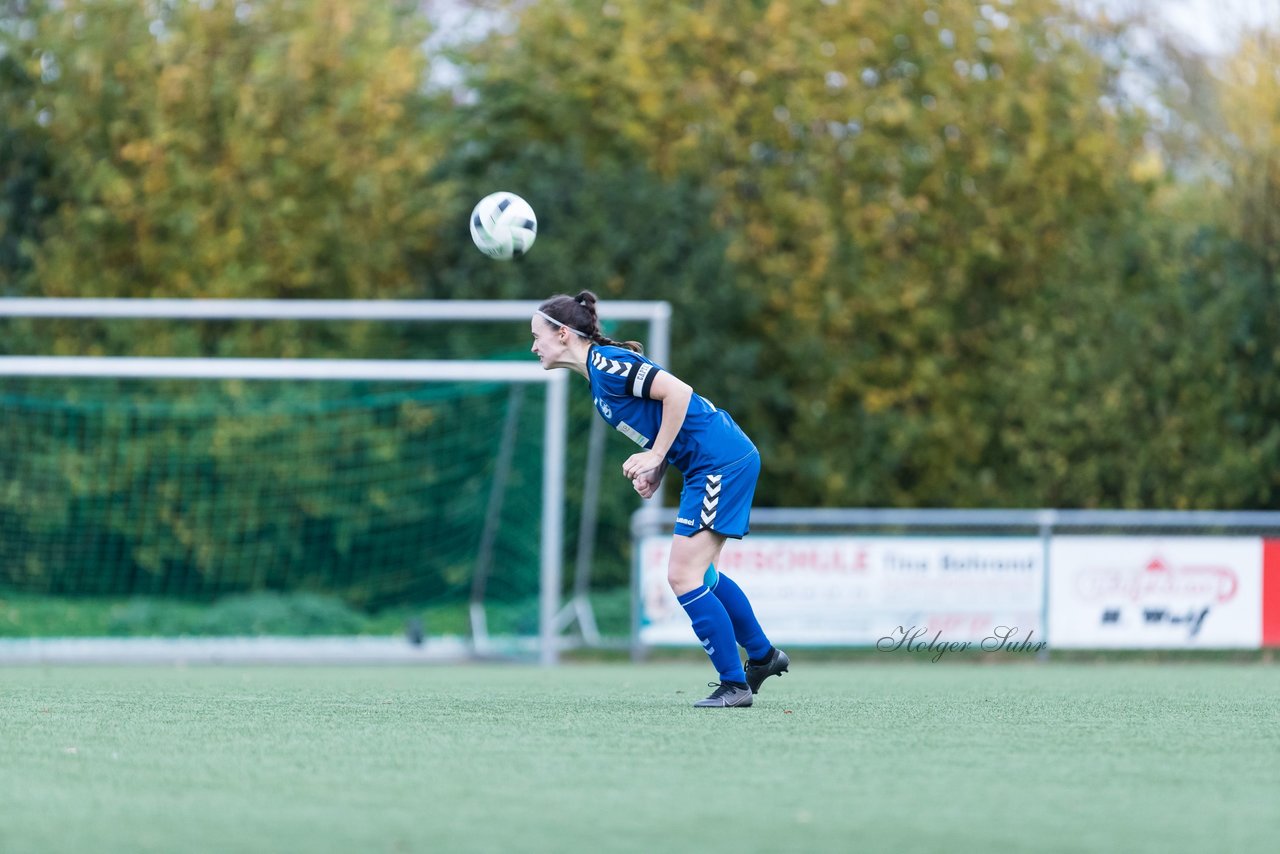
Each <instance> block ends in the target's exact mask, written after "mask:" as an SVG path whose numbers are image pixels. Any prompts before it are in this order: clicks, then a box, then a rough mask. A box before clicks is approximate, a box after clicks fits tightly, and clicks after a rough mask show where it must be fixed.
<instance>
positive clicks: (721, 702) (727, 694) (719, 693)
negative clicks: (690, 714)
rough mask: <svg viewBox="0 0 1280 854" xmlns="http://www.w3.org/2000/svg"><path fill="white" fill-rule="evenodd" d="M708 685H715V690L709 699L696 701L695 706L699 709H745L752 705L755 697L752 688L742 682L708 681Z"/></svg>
mask: <svg viewBox="0 0 1280 854" xmlns="http://www.w3.org/2000/svg"><path fill="white" fill-rule="evenodd" d="M707 686H708V687H714V688H715V690H714V691H712V692H711V696H710V697H708V698H707V699H705V700H699V701H698V702H696V703H694V704H693V705H694V707H696V708H699V709H728V708H737V709H745V708H746V707H747V706H750V705H751V702H752V699H753V698H752V696H751V689H750V688H749V687H747V686H746V685H745V684H744V683H742V682H708V683H707Z"/></svg>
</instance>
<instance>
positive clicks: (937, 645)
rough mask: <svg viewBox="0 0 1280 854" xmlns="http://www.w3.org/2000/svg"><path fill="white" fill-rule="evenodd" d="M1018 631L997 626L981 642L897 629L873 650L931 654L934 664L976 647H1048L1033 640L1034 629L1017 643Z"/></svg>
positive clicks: (1024, 649) (1021, 649)
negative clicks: (950, 654) (901, 650)
mask: <svg viewBox="0 0 1280 854" xmlns="http://www.w3.org/2000/svg"><path fill="white" fill-rule="evenodd" d="M1020 631H1021V630H1020V629H1018V627H1017V626H996V627H995V629H993V630H992V632H991V634H989V635H987V636H986V637H985V638H983V639H982V640H980V641H948V640H943V639H942V630H941V629H939V630H938V631H937V632H936V633H935V634H934V635H933V637H931V638H930V637H929V627H928V626H911V627H910V628H907V627H904V626H898V627H897V628H896V629H894V630H893V631H892V632H890V633H889V634H887V635H885V636H884V637H882V638H880V640H878V641H876V649H878V650H880V651H881V652H892V651H894V650H899V649H905V650H906V651H907V652H923V653H932V654H933V660H934V661H938V660H940V659H941V658H942V656H944V655H946V654H947V653H948V652H964V651H967V650H970V649H973V648H974V646H975V644H976V645H977V647H978V648H979V649H981V650H982V651H983V652H1040V651H1042V650H1043V649H1045V648H1046V647H1047V646H1048V645H1049V643H1048V641H1033V640H1032V638H1033V637H1034V636H1035V630H1034V629H1033V630H1032V631H1029V632H1027V636H1026V637H1025V638H1023V639H1021V640H1018V635H1019V633H1020Z"/></svg>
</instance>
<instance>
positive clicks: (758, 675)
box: [746, 647, 791, 694]
mask: <svg viewBox="0 0 1280 854" xmlns="http://www.w3.org/2000/svg"><path fill="white" fill-rule="evenodd" d="M790 667H791V659H790V658H787V654H786V653H785V652H783V651H782V650H780V649H778V648H777V647H774V648H773V651H772V652H770V653H769V657H768V658H766V659H765V660H764V663H763V664H752V663H751V659H747V667H746V671H747V684H748V685H750V686H751V693H752V694H758V693H760V683H761V682H763V681H764V680H766V679H768V678H769V677H770V676H781V675H782V674H784V673H786V672H787V670H788V669H789V668H790Z"/></svg>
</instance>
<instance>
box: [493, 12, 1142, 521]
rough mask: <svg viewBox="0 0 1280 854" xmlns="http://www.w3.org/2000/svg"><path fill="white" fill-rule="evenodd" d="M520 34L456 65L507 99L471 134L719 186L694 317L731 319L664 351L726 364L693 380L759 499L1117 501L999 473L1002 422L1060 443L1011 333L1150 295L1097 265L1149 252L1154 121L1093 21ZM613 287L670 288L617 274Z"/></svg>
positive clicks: (780, 24) (754, 15)
mask: <svg viewBox="0 0 1280 854" xmlns="http://www.w3.org/2000/svg"><path fill="white" fill-rule="evenodd" d="M518 21H519V24H518V26H517V27H515V28H514V29H512V30H511V31H510V32H509V33H506V32H504V33H503V34H501V35H499V36H497V37H495V38H493V39H491V40H488V41H487V42H485V43H484V44H483V45H481V46H480V47H479V49H478V50H477V51H476V52H475V53H474V54H473V55H472V57H471V58H470V60H471V66H470V67H471V69H472V72H473V76H472V78H471V79H472V80H473V81H474V85H475V87H476V89H477V91H478V92H479V93H480V95H479V96H480V98H482V99H483V98H485V97H489V98H490V99H492V100H493V102H494V103H495V104H499V105H502V106H501V112H500V113H499V115H500V116H501V119H502V120H501V121H498V122H496V123H494V124H492V125H490V126H489V127H487V128H486V134H487V135H489V136H492V137H497V138H499V139H502V140H507V141H508V142H507V143H506V144H507V145H518V144H520V142H519V141H521V140H535V141H547V142H548V143H549V144H553V145H563V144H566V143H573V144H576V145H579V146H580V147H581V148H582V150H583V151H584V152H586V156H587V159H588V161H589V162H595V161H601V160H608V159H631V158H635V157H636V156H640V157H641V158H643V162H644V163H645V164H646V165H647V166H648V167H649V168H650V169H651V170H653V172H654V173H655V174H657V175H658V176H660V177H662V178H663V179H666V180H676V179H680V180H687V181H690V182H691V183H693V184H694V185H697V186H702V187H704V188H706V189H707V190H708V191H710V192H711V193H712V194H713V197H714V201H713V207H712V211H711V217H712V225H713V226H714V227H715V228H716V229H718V230H720V231H722V232H723V233H724V234H725V235H726V237H727V239H728V244H727V248H726V259H727V261H728V262H729V263H730V264H731V265H732V269H733V275H732V277H731V278H727V279H723V280H721V281H719V282H708V287H707V288H703V289H701V290H700V291H698V292H697V295H696V298H695V304H696V301H697V299H699V298H701V299H706V301H707V303H708V305H716V304H718V302H719V300H720V299H723V300H724V301H727V302H732V303H734V304H737V305H740V306H742V307H743V309H744V310H741V311H738V312H735V313H732V314H729V315H723V316H722V315H718V314H717V313H716V312H714V311H694V312H692V313H686V314H684V315H683V316H681V317H679V320H680V321H681V322H682V323H683V324H684V325H683V326H682V327H681V330H682V335H681V336H680V337H679V340H680V342H681V348H679V349H678V352H679V353H681V354H682V355H683V353H684V350H683V342H684V341H685V340H687V339H689V338H692V337H695V330H696V337H698V338H704V339H706V340H708V341H709V342H711V344H712V346H711V347H710V348H709V349H710V350H711V351H715V350H716V349H717V348H729V349H731V348H734V347H737V348H738V351H739V352H740V353H741V354H742V355H743V356H744V358H739V359H733V360H725V361H723V362H719V363H716V367H715V368H710V367H708V366H706V365H698V374H699V375H698V376H691V377H690V378H691V379H694V380H695V382H697V383H698V384H699V385H700V386H702V387H704V388H705V387H708V386H709V387H710V388H711V389H712V391H713V392H714V393H716V394H723V397H724V400H723V402H724V403H725V404H726V405H727V406H729V407H730V408H731V409H732V411H733V412H734V413H735V414H736V415H738V416H739V419H740V420H741V421H742V422H743V423H744V424H745V425H746V426H747V428H748V429H749V431H750V432H751V433H752V435H753V436H754V437H755V438H756V439H757V440H758V442H759V443H760V444H761V445H762V446H763V447H764V449H765V451H766V454H765V465H766V468H765V489H764V490H763V492H762V498H763V499H764V500H766V501H773V502H776V503H780V504H791V505H796V504H801V505H803V504H921V505H941V506H946V505H966V504H1005V505H1010V504H1012V505H1016V504H1028V503H1041V502H1043V501H1044V500H1045V498H1046V497H1047V496H1049V495H1057V496H1058V498H1059V500H1060V501H1061V502H1063V503H1068V504H1072V503H1089V502H1098V501H1100V502H1102V503H1113V502H1118V501H1121V500H1125V499H1124V498H1123V497H1122V496H1120V495H1117V494H1113V493H1108V492H1105V491H1104V492H1102V493H1101V494H1088V493H1084V492H1080V491H1074V490H1050V489H1048V488H1046V487H1047V484H1048V483H1049V481H1048V480H1046V479H1045V478H1033V479H1032V480H1030V481H1023V480H1021V479H1020V478H1019V477H1015V476H1019V475H1020V472H1018V470H1017V469H1016V468H1011V467H1010V466H1009V460H1010V458H1011V457H1012V456H1017V455H1019V454H1023V451H1022V450H1021V441H1022V440H1021V439H1020V438H1019V436H1018V435H1017V433H1016V432H1013V433H1011V432H1010V430H1009V428H1008V425H1010V424H1017V423H1019V422H1022V421H1027V422H1029V423H1033V426H1032V428H1031V429H1033V430H1034V431H1035V433H1036V435H1035V441H1036V442H1042V443H1044V444H1046V445H1047V446H1049V447H1052V448H1059V443H1060V441H1061V438H1060V436H1059V435H1058V432H1057V431H1056V430H1055V428H1054V427H1053V426H1052V425H1048V424H1040V423H1039V422H1037V421H1036V420H1035V419H1034V418H1033V417H1032V416H1033V415H1034V411H1035V410H1036V409H1038V408H1042V407H1043V406H1045V402H1044V401H1042V400H1039V399H1034V398H1032V399H1029V398H1028V396H1026V395H1021V394H1017V393H1015V391H1014V390H1011V389H1010V388H1009V386H1010V384H1011V383H1012V384H1016V382H1017V376H1018V375H1019V374H1020V373H1022V372H1028V373H1039V374H1041V375H1044V376H1046V377H1051V376H1053V375H1054V373H1055V370H1056V368H1055V364H1056V363H1055V360H1056V359H1057V358H1059V357H1061V356H1062V355H1063V354H1062V352H1061V350H1060V349H1059V348H1058V347H1056V346H1053V347H1042V348H1037V347H1031V346H1028V345H1027V344H1026V342H1027V341H1028V340H1035V339H1037V338H1040V339H1042V340H1049V341H1054V342H1057V343H1060V344H1062V345H1064V346H1067V347H1081V348H1088V347H1089V346H1090V342H1089V341H1088V340H1086V339H1085V338H1082V337H1080V336H1079V335H1076V334H1075V332H1073V330H1072V327H1071V323H1072V321H1071V320H1070V319H1066V318H1063V317H1062V316H1061V315H1062V311H1063V309H1064V308H1065V307H1067V306H1072V305H1075V304H1076V303H1084V304H1086V305H1088V306H1105V305H1108V304H1113V303H1114V302H1115V301H1116V300H1120V299H1121V298H1122V297H1123V296H1124V295H1125V293H1126V290H1134V289H1141V288H1147V287H1156V286H1157V285H1156V283H1155V282H1154V281H1153V280H1151V279H1149V278H1148V279H1144V280H1143V281H1141V282H1135V281H1133V280H1132V278H1131V277H1128V276H1127V273H1126V270H1127V266H1126V263H1124V262H1125V260H1126V252H1128V251H1129V249H1127V248H1126V247H1125V246H1122V245H1119V244H1120V242H1118V241H1117V242H1116V245H1114V246H1110V247H1109V248H1108V249H1106V250H1105V251H1101V252H1100V251H1099V244H1100V243H1103V244H1108V243H1112V242H1113V241H1112V238H1113V237H1114V236H1115V235H1117V234H1123V233H1124V231H1123V230H1125V229H1129V230H1131V231H1132V230H1133V229H1135V228H1136V229H1137V232H1136V233H1135V234H1134V238H1133V239H1134V240H1136V241H1137V244H1138V245H1143V246H1145V245H1146V242H1147V238H1146V237H1144V236H1143V235H1144V234H1145V230H1144V229H1145V226H1144V220H1143V217H1142V216H1141V213H1142V211H1143V210H1144V207H1145V205H1146V204H1147V201H1148V200H1149V199H1150V197H1151V194H1152V193H1153V192H1154V191H1155V182H1153V181H1152V180H1151V179H1150V177H1149V176H1148V175H1146V174H1145V173H1144V171H1143V170H1144V168H1146V167H1145V164H1146V163H1147V160H1148V159H1149V152H1148V151H1147V148H1146V146H1145V145H1144V143H1143V134H1144V132H1145V131H1146V130H1147V128H1148V126H1149V122H1148V121H1147V119H1146V117H1145V116H1144V115H1143V113H1142V112H1141V111H1140V110H1137V109H1135V108H1133V107H1131V106H1129V105H1127V104H1126V103H1124V101H1123V100H1120V99H1117V98H1116V97H1115V93H1116V92H1117V88H1118V87H1117V86H1116V83H1115V77H1116V75H1117V73H1118V69H1117V68H1116V67H1114V66H1113V65H1110V64H1108V63H1107V62H1104V61H1103V59H1101V58H1100V57H1099V55H1097V54H1096V53H1094V52H1093V51H1091V50H1090V49H1089V46H1088V45H1087V44H1085V43H1084V42H1083V41H1082V36H1083V35H1085V34H1087V33H1088V32H1089V30H1088V26H1087V23H1086V22H1084V21H1081V20H1079V19H1078V18H1076V17H1075V16H1073V15H1071V14H1070V13H1069V12H1068V11H1067V9H1066V8H1065V7H1064V6H1063V5H1062V4H1059V3H1057V2H1053V0H1035V2H1026V3H1018V4H1004V3H999V4H990V5H983V6H975V4H972V3H969V2H961V0H938V2H930V3H909V4H900V5H898V6H885V5H884V4H871V3H842V4H808V5H804V6H800V7H797V6H795V5H794V4H787V3H754V2H745V0H739V2H733V0H720V2H707V3H700V4H696V5H693V6H688V7H681V8H678V9H672V8H669V7H668V6H666V5H664V4H658V3H653V2H642V1H641V2H631V3H609V4H605V6H604V7H600V6H599V5H598V4H594V3H586V2H578V0H561V1H560V2H541V3H537V4H531V5H528V6H522V7H520V11H519V14H518ZM491 144H492V145H495V146H501V145H502V144H503V143H501V142H494V143H491ZM712 287H715V288H718V289H722V291H723V293H724V297H723V298H717V297H712V296H710V295H709V294H708V291H709V289H710V288H712ZM624 292H625V293H626V295H628V296H640V295H644V296H664V297H666V296H671V295H672V291H671V290H670V289H669V288H668V287H667V283H664V282H662V281H641V280H637V279H634V278H633V279H629V280H627V282H626V283H625V285H624ZM1079 322H1080V323H1087V322H1089V321H1087V320H1085V319H1083V318H1081V319H1080V320H1079ZM1055 324H1061V325H1062V326H1063V329H1062V331H1061V332H1060V333H1052V332H1051V330H1052V329H1053V328H1054V325H1055ZM739 342H751V343H752V345H754V346H747V345H743V344H740V343H739ZM1036 359H1040V360H1041V362H1040V363H1035V364H1033V363H1032V362H1033V361H1034V360H1036ZM686 365H689V363H688V362H682V363H681V364H677V366H676V367H677V369H682V368H683V367H685V366H686ZM689 366H690V367H693V366H692V365H689ZM1099 369H1101V366H1099ZM1084 382H1085V384H1086V387H1087V388H1089V389H1094V388H1097V387H1098V384H1099V383H1100V382H1101V378H1099V377H1096V376H1090V377H1088V378H1087V379H1086V380H1085V381H1084ZM1117 429H1118V430H1119V429H1120V428H1119V427H1117ZM1107 438H1108V440H1114V441H1117V442H1121V443H1123V442H1124V441H1134V440H1131V439H1126V438H1125V436H1124V431H1123V430H1121V432H1120V433H1118V434H1117V435H1115V436H1109V437H1107ZM1060 450H1062V451H1063V452H1064V453H1067V455H1068V457H1069V464H1074V462H1075V460H1074V459H1071V458H1074V457H1075V456H1076V455H1078V454H1080V453H1081V450H1080V449H1078V448H1076V447H1071V448H1070V449H1069V451H1068V450H1067V449H1060Z"/></svg>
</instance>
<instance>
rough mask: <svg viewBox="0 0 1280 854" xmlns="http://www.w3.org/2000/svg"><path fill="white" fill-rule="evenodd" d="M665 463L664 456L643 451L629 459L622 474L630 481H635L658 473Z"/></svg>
mask: <svg viewBox="0 0 1280 854" xmlns="http://www.w3.org/2000/svg"><path fill="white" fill-rule="evenodd" d="M663 462H665V461H664V460H663V458H662V454H659V453H657V452H656V451H641V452H640V453H638V454H632V455H631V456H629V457H627V461H626V462H625V463H623V464H622V474H623V476H624V477H626V478H629V479H630V480H635V479H636V478H638V477H640V476H641V475H645V474H648V473H649V472H653V471H657V470H658V469H660V468H661V467H662V464H663Z"/></svg>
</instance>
